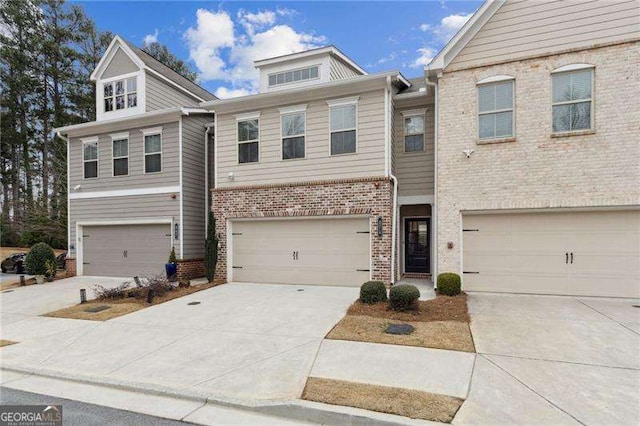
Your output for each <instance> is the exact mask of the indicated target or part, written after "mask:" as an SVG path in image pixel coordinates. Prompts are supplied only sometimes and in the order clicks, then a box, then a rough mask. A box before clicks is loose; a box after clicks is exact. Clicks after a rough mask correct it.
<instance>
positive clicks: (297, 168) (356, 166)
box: [217, 89, 385, 187]
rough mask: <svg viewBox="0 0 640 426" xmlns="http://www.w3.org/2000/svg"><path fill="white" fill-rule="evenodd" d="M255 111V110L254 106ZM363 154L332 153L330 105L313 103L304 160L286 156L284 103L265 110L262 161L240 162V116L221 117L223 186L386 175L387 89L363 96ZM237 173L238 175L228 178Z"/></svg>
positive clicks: (360, 113) (359, 138) (359, 149)
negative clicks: (282, 120) (280, 108)
mask: <svg viewBox="0 0 640 426" xmlns="http://www.w3.org/2000/svg"><path fill="white" fill-rule="evenodd" d="M249 111H252V110H249ZM357 111H358V116H357V125H358V128H357V153H356V154H345V155H337V156H331V155H330V152H331V151H330V136H329V106H328V105H327V103H326V100H318V101H313V102H309V103H308V104H307V119H306V138H305V155H306V158H304V159H296V160H285V161H283V160H281V157H282V142H281V137H280V134H281V133H280V113H279V111H278V108H267V109H264V110H262V111H260V114H261V115H260V148H259V149H260V162H259V163H247V164H238V148H237V135H236V133H237V130H236V118H235V116H234V115H233V114H222V115H220V116H218V127H219V129H218V143H217V146H218V170H217V173H218V186H219V187H233V186H243V185H263V184H275V183H286V182H300V181H310V180H326V179H346V178H360V177H371V176H384V170H385V167H384V162H385V155H384V127H385V126H384V115H385V114H384V90H382V89H381V90H376V91H372V92H367V93H362V94H360V95H359V101H358V108H357ZM230 172H233V174H234V180H230V179H228V174H229V173H230Z"/></svg>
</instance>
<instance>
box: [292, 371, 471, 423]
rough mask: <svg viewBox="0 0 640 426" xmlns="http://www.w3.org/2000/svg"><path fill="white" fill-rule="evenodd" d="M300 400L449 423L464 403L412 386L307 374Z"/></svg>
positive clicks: (460, 400)
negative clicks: (383, 384) (394, 386)
mask: <svg viewBox="0 0 640 426" xmlns="http://www.w3.org/2000/svg"><path fill="white" fill-rule="evenodd" d="M302 399H306V400H308V401H315V402H322V403H325V404H332V405H344V406H347V407H355V408H363V409H365V410H371V411H378V412H381V413H388V414H396V415H399V416H404V417H410V418H412V419H423V420H431V421H436V422H445V423H449V422H451V420H452V419H453V417H454V416H455V414H456V412H457V411H458V409H459V408H460V406H461V405H462V403H463V402H464V400H462V399H459V398H454V397H452V396H446V395H438V394H433V393H428V392H423V391H418V390H412V389H401V388H392V387H387V386H377V385H370V384H365V383H355V382H346V381H342V380H332V379H322V378H318V377H309V379H308V380H307V385H306V386H305V388H304V392H303V393H302Z"/></svg>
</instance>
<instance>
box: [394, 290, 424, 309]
mask: <svg viewBox="0 0 640 426" xmlns="http://www.w3.org/2000/svg"><path fill="white" fill-rule="evenodd" d="M419 298H420V290H418V287H416V286H415V285H411V284H400V285H397V286H393V287H391V290H389V304H390V305H391V308H392V309H393V310H395V311H408V310H411V309H415V308H416V307H417V302H418V299H419Z"/></svg>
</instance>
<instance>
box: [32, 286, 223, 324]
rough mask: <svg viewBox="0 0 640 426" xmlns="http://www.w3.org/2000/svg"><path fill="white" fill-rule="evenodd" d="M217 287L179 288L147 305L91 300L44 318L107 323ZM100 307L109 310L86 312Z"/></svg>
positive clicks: (136, 301) (126, 300) (133, 301)
mask: <svg viewBox="0 0 640 426" xmlns="http://www.w3.org/2000/svg"><path fill="white" fill-rule="evenodd" d="M216 285H217V284H201V285H197V286H191V287H178V288H176V289H175V290H172V291H170V292H168V293H165V294H164V295H162V296H158V297H155V298H154V299H153V302H152V303H147V302H146V301H144V300H140V299H136V298H133V297H127V298H124V299H118V300H90V301H88V302H87V303H82V304H79V305H75V306H71V307H69V308H64V309H60V310H58V311H53V312H48V313H46V314H44V315H42V316H43V317H54V318H71V319H82V320H91V321H107V320H110V319H112V318H117V317H121V316H123V315H127V314H130V313H132V312H135V311H139V310H140V309H144V308H148V307H149V306H154V305H159V304H161V303H165V302H168V301H169V300H173V299H177V298H179V297H184V296H188V295H190V294H193V293H196V292H198V291H201V290H206V289H208V288H211V287H214V286H216ZM98 306H108V307H109V308H108V309H105V310H101V311H99V312H87V311H86V310H87V309H91V308H95V307H98Z"/></svg>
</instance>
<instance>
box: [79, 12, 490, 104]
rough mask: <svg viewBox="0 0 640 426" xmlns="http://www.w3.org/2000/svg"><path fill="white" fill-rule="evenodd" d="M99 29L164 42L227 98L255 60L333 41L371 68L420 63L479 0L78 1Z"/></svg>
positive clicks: (405, 69)
mask: <svg viewBox="0 0 640 426" xmlns="http://www.w3.org/2000/svg"><path fill="white" fill-rule="evenodd" d="M77 3H79V4H81V5H82V6H83V7H84V8H85V10H86V11H87V13H88V14H89V15H90V16H91V17H92V18H93V19H94V20H95V22H96V23H97V25H98V27H99V28H100V29H102V30H110V31H112V32H114V33H117V34H120V35H121V36H123V37H125V38H126V39H128V40H130V41H132V42H134V43H136V44H138V45H142V44H143V42H144V40H145V39H146V40H157V41H159V42H160V43H163V44H166V45H167V46H168V47H169V49H170V50H171V51H172V52H173V53H174V54H176V55H177V56H178V57H180V58H181V59H183V60H185V61H187V62H188V63H190V64H191V65H192V67H193V68H194V69H195V70H196V71H197V72H198V75H199V78H200V84H201V85H202V86H204V87H205V88H207V89H208V90H209V91H211V92H213V93H216V94H217V95H218V96H220V97H223V98H226V97H231V96H239V95H244V94H248V93H254V92H255V91H256V90H257V73H256V71H255V69H253V67H252V62H253V61H254V60H257V59H263V58H266V57H272V56H278V55H282V54H286V53H292V52H296V51H300V50H305V49H308V48H312V47H317V46H323V45H327V44H334V45H336V46H337V47H338V48H340V49H341V50H342V51H343V52H344V53H345V54H347V55H348V56H349V57H351V58H352V59H353V60H354V61H355V62H357V63H358V64H359V65H360V66H362V67H363V68H365V69H366V70H367V71H368V72H379V71H386V70H400V71H401V72H402V73H403V74H404V75H405V76H406V77H415V76H419V75H421V70H422V68H423V67H424V65H426V63H428V61H429V60H430V58H432V57H433V56H434V55H435V54H436V53H437V51H438V50H439V49H440V48H441V47H442V46H443V45H444V43H445V42H446V41H447V40H448V38H450V37H451V36H452V35H453V34H454V33H455V31H457V29H459V28H460V26H462V25H463V24H464V22H465V21H466V19H468V17H469V16H470V14H471V13H472V12H474V11H475V10H476V9H477V8H478V7H479V6H480V4H481V3H482V2H481V1H414V2H399V1H395V2H391V1H377V2H372V1H371V2H364V1H361V2H338V1H322V2H321V1H316V2H298V1H283V2H257V1H255V2H254V1H250V2H247V1H227V2H213V1H136V2H131V1H79V2H77Z"/></svg>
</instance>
